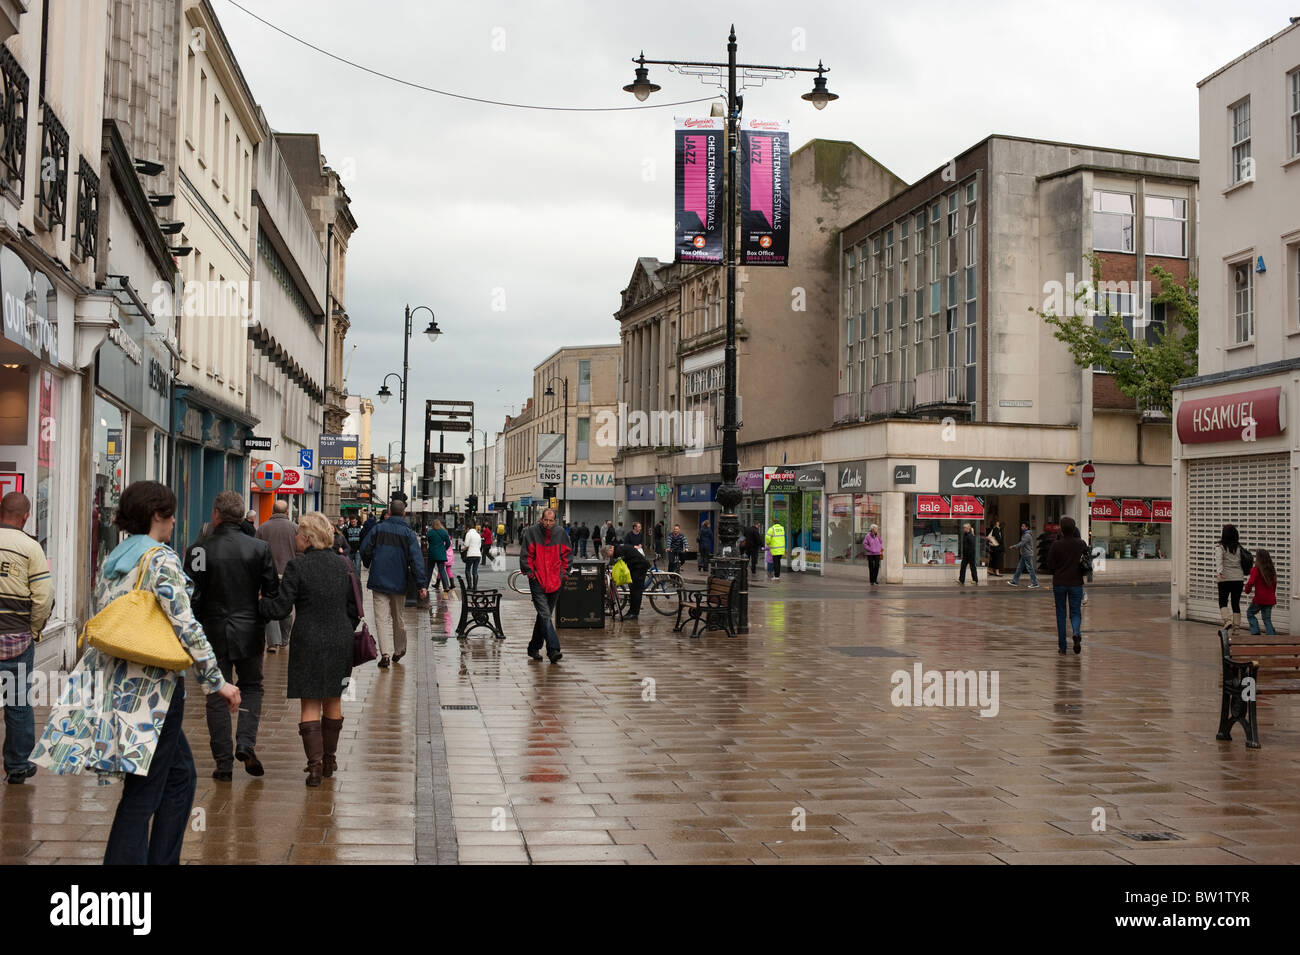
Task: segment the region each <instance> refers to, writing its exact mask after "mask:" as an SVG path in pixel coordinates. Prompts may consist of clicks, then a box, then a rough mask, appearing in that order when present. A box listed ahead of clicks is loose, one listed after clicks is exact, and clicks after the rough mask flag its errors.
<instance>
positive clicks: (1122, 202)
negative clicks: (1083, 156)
mask: <svg viewBox="0 0 1300 955" xmlns="http://www.w3.org/2000/svg"><path fill="white" fill-rule="evenodd" d="M1134 205H1135V203H1134V195H1133V193H1131V192H1109V191H1106V190H1102V189H1098V190H1097V191H1095V192H1094V193H1093V194H1092V247H1093V248H1094V249H1096V250H1097V251H1101V252H1132V251H1133V250H1134V236H1133V220H1134ZM1142 205H1143V209H1142V211H1143V214H1144V217H1145V220H1146V221H1145V240H1144V242H1143V243H1142V244H1143V248H1144V249H1145V251H1146V254H1147V255H1163V256H1169V257H1171V258H1186V257H1187V200H1186V199H1175V198H1172V197H1168V196H1144V197H1143V199H1142Z"/></svg>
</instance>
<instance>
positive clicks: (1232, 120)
mask: <svg viewBox="0 0 1300 955" xmlns="http://www.w3.org/2000/svg"><path fill="white" fill-rule="evenodd" d="M1228 114H1229V123H1228V142H1229V143H1230V144H1231V148H1232V154H1231V156H1230V157H1229V158H1230V160H1231V164H1230V170H1229V176H1230V177H1231V179H1230V181H1231V183H1232V184H1234V185H1235V184H1236V183H1239V182H1245V181H1246V180H1248V179H1254V178H1255V168H1254V161H1253V160H1252V159H1251V158H1250V97H1249V96H1247V97H1246V98H1245V99H1244V100H1242V101H1241V102H1240V103H1238V104H1237V105H1235V106H1232V107H1229V109H1228Z"/></svg>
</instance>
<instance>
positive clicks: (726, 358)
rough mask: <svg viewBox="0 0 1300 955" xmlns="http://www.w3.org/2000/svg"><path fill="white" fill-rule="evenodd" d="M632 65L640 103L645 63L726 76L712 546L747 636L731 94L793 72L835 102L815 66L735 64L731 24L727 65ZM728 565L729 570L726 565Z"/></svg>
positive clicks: (650, 87) (735, 118)
mask: <svg viewBox="0 0 1300 955" xmlns="http://www.w3.org/2000/svg"><path fill="white" fill-rule="evenodd" d="M632 62H633V63H635V64H637V69H636V79H635V80H634V81H633V82H631V83H629V84H628V85H627V86H625V87H623V89H624V90H626V91H627V92H629V93H631V94H633V95H634V96H635V97H636V98H637V99H638V100H643V101H644V100H645V99H646V98H647V97H648V96H649V95H650V94H651V93H653V92H655V91H656V90H658V89H659V88H660V87H659V86H657V85H656V84H654V83H651V82H650V78H649V74H650V71H649V70H648V69H647V68H646V65H647V64H651V65H656V66H666V67H668V68H669V69H670V70H674V71H676V72H678V73H683V74H686V75H694V76H699V77H701V79H704V78H706V77H717V78H718V80H719V83H718V85H719V86H721V77H722V74H723V71H726V77H727V85H726V91H727V177H726V195H725V208H726V223H727V225H726V229H727V232H726V236H725V238H724V242H723V258H724V259H725V265H726V269H727V343H726V348H725V350H724V353H723V423H722V475H721V476H722V485H721V486H720V487H719V488H718V495H717V499H718V501H719V503H721V504H722V508H723V510H722V514H721V516H720V517H719V518H718V527H717V541H718V547H719V551H720V552H721V553H723V554H725V555H727V557H726V558H724V561H725V563H724V566H725V567H726V570H727V572H728V576H734V577H735V578H736V579H737V580H738V581H739V582H740V591H741V601H740V610H739V618H740V619H739V620H738V621H737V629H738V630H739V631H740V632H741V633H748V632H749V586H748V573H747V571H748V568H749V562H748V561H747V560H744V559H740V558H738V557H737V556H736V555H735V553H734V551H735V546H736V539H737V538H738V537H739V536H740V519H739V517H738V516H737V514H736V508H737V506H739V504H740V502H741V500H742V498H743V495H742V493H741V491H740V488H738V487H737V486H736V476H737V474H738V473H739V472H740V460H739V454H738V451H737V448H736V431H737V420H736V267H737V262H736V153H737V152H738V145H737V125H738V124H739V121H740V110H741V105H742V100H741V98H740V97H739V96H737V95H736V70H737V69H739V70H742V71H743V73H744V78H745V79H748V80H753V81H755V82H756V84H757V85H762V84H763V83H764V82H766V81H767V80H769V79H785V78H788V77H792V76H794V74H796V73H816V74H817V76H816V77H815V78H814V79H813V88H812V90H811V92H808V93H805V94H804V95H803V97H802V98H803V99H805V100H807V101H808V102H810V103H812V104H813V106H815V107H816V108H817V109H824V108H825V106H826V104H827V103H829V102H831V101H832V100H836V99H839V97H838V96H836V94H834V93H832V92H830V91H829V90H827V89H826V76H825V74H826V73H828V72H829V70H827V69H826V68H825V67H824V66H822V64H821V62H820V61H818V63H817V66H816V67H815V68H814V67H806V66H765V65H759V64H749V63H737V62H736V28H735V26H734V25H733V26H732V28H731V33H730V35H729V36H728V37H727V62H726V63H708V62H698V61H691V60H647V59H646V58H645V54H644V53H642V54H641V55H640V56H639V57H636V58H634V59H633V60H632ZM732 563H734V564H735V566H730V565H731V564H732Z"/></svg>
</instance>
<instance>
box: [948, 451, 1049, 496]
mask: <svg viewBox="0 0 1300 955" xmlns="http://www.w3.org/2000/svg"><path fill="white" fill-rule="evenodd" d="M939 493H940V494H1028V493H1029V464H1028V462H1025V461H961V460H956V461H954V460H949V459H945V460H942V461H940V462H939Z"/></svg>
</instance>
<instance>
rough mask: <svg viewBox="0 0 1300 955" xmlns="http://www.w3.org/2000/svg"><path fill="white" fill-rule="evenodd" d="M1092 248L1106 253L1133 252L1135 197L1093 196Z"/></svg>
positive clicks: (1110, 193)
mask: <svg viewBox="0 0 1300 955" xmlns="http://www.w3.org/2000/svg"><path fill="white" fill-rule="evenodd" d="M1092 247H1093V248H1094V249H1097V250H1101V251H1106V252H1132V251H1133V196H1132V194H1130V193H1127V192H1103V191H1102V190H1100V189H1098V190H1097V191H1096V192H1094V193H1093V194H1092Z"/></svg>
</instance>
